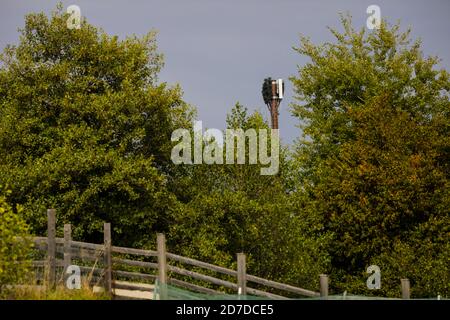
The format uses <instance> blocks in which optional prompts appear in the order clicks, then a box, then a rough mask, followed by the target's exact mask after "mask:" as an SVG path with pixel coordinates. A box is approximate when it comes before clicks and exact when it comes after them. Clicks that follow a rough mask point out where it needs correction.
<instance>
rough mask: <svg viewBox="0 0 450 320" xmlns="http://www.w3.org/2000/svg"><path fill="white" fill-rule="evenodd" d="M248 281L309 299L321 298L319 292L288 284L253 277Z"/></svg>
mask: <svg viewBox="0 0 450 320" xmlns="http://www.w3.org/2000/svg"><path fill="white" fill-rule="evenodd" d="M247 281H251V282H255V283H258V284H262V285H264V286H267V287H271V288H275V289H279V290H283V291H289V292H292V293H296V294H299V295H302V296H307V297H318V296H320V293H318V292H314V291H310V290H306V289H302V288H297V287H294V286H291V285H288V284H284V283H280V282H275V281H271V280H267V279H263V278H260V277H256V276H252V275H247Z"/></svg>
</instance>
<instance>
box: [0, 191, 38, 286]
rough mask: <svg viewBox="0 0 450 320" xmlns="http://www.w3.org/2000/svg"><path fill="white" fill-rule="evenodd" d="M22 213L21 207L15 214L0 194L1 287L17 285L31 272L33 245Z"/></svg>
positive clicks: (18, 207) (4, 197)
mask: <svg viewBox="0 0 450 320" xmlns="http://www.w3.org/2000/svg"><path fill="white" fill-rule="evenodd" d="M1 190H2V188H1V186H0V192H1ZM7 193H8V192H7ZM21 212H22V208H21V207H20V206H17V208H16V212H14V210H13V209H12V207H11V206H10V205H9V204H8V203H7V202H6V196H5V195H1V194H0V286H1V285H4V284H13V283H17V282H18V281H20V280H22V279H23V278H24V277H25V276H26V274H27V272H28V271H29V267H30V260H29V253H30V248H31V243H30V241H29V240H28V239H27V238H26V237H27V235H28V227H27V225H26V224H25V222H24V220H23V219H22V218H21V216H20V214H21ZM0 291H1V289H0Z"/></svg>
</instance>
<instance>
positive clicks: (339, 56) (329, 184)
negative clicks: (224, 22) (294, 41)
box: [291, 16, 450, 297]
mask: <svg viewBox="0 0 450 320" xmlns="http://www.w3.org/2000/svg"><path fill="white" fill-rule="evenodd" d="M342 24H343V28H344V31H343V33H339V32H338V31H336V30H334V29H330V30H331V32H332V33H333V35H334V36H335V38H336V42H335V43H325V44H323V45H318V46H316V45H314V44H312V43H311V42H310V41H309V40H308V39H306V38H302V39H301V45H300V47H299V48H297V49H296V50H297V51H298V52H299V53H301V54H303V55H306V56H308V57H309V58H310V59H311V62H309V63H307V64H306V65H305V66H303V67H300V68H299V70H298V76H296V77H292V79H291V80H292V82H293V84H294V88H295V92H296V94H297V100H298V103H296V104H294V105H293V109H292V110H293V113H294V115H295V116H297V117H298V118H299V119H300V120H301V122H302V129H303V138H302V139H301V140H300V141H299V143H298V150H297V155H296V160H297V166H298V167H299V168H300V170H299V171H298V174H297V184H298V187H297V189H296V190H297V196H298V197H299V198H301V199H302V201H303V203H304V206H305V207H306V210H309V211H310V212H311V213H312V214H315V215H317V219H319V221H321V224H323V226H324V230H323V232H325V233H326V234H329V235H330V237H331V240H332V241H331V242H330V244H329V249H328V250H329V253H330V255H331V266H332V267H331V269H330V270H329V272H331V274H332V287H333V288H334V289H335V290H336V291H338V292H342V291H344V290H349V291H350V292H353V293H364V294H374V292H373V291H369V290H367V288H366V286H365V280H366V278H367V276H368V275H367V274H366V273H365V271H366V268H367V267H368V266H369V265H371V264H378V265H379V266H380V268H381V272H382V289H381V291H378V292H376V293H375V294H380V295H383V294H385V295H386V294H387V295H389V296H398V295H399V289H398V288H399V279H400V278H402V277H408V278H410V280H411V282H412V286H413V289H412V292H413V296H416V297H418V296H420V297H426V296H436V295H437V294H438V293H440V294H444V295H448V294H449V292H450V291H449V283H450V282H449V278H448V274H449V269H448V259H449V254H450V250H449V249H450V248H449V242H448V235H449V227H450V219H449V213H450V211H449V208H450V206H449V202H448V201H449V200H448V199H449V191H448V190H449V163H450V161H449V150H450V149H449V146H450V144H449V142H450V140H449V128H450V126H449V122H448V119H449V110H450V108H449V106H450V104H449V89H450V82H449V77H448V72H447V71H446V70H437V69H436V64H437V62H438V59H437V58H435V57H424V56H423V54H422V52H421V50H420V42H419V41H416V42H414V43H412V42H411V40H410V36H409V34H410V31H409V30H407V31H406V32H400V30H399V29H400V27H399V26H398V25H395V26H393V27H389V26H388V25H387V23H386V22H383V23H382V24H381V28H380V29H379V30H374V31H372V32H369V33H368V32H367V31H366V30H365V29H362V30H361V31H355V30H354V29H353V28H352V26H351V20H350V18H348V17H345V16H344V17H342Z"/></svg>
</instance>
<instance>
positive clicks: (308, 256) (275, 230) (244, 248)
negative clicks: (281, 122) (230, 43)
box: [169, 103, 328, 290]
mask: <svg viewBox="0 0 450 320" xmlns="http://www.w3.org/2000/svg"><path fill="white" fill-rule="evenodd" d="M227 127H228V128H229V129H239V128H240V129H243V130H244V131H245V130H247V129H262V130H268V129H269V126H268V124H267V123H266V122H265V121H264V119H263V117H262V116H261V115H260V114H259V113H257V112H255V113H253V114H248V111H247V108H245V107H243V106H242V105H240V104H239V103H237V104H236V105H235V106H234V108H233V109H232V110H231V112H230V113H229V114H228V116H227ZM225 147H226V146H225ZM248 147H249V146H248V140H247V141H246V154H247V161H246V163H247V164H223V165H219V164H217V165H216V164H212V165H207V164H203V165H192V166H188V168H187V170H190V173H189V174H187V175H185V179H187V180H186V185H189V188H186V189H184V190H186V191H185V192H186V193H184V195H183V196H180V197H179V198H180V199H181V198H182V199H184V200H185V201H186V202H185V206H184V208H183V209H182V210H180V214H179V215H177V218H176V221H175V222H174V223H173V224H172V227H171V232H170V236H169V239H170V241H171V242H170V243H169V246H170V247H171V250H174V251H177V252H179V253H181V254H183V255H186V256H189V257H193V258H197V259H199V260H202V261H209V262H211V263H215V264H219V265H222V266H225V267H230V268H236V253H238V252H244V253H245V254H246V255H247V271H248V272H249V273H250V274H255V275H258V276H261V277H266V278H270V279H274V280H278V281H284V282H288V283H291V284H293V285H298V286H301V287H305V288H309V289H313V290H318V279H319V278H318V275H319V274H320V273H321V272H324V270H326V266H327V263H328V260H327V256H326V254H325V251H324V244H325V243H326V241H321V240H324V239H323V238H320V237H316V236H315V235H313V232H311V230H307V229H306V228H305V227H308V228H309V226H310V224H306V223H305V219H309V218H308V217H307V216H305V215H303V214H302V212H301V211H300V210H299V208H298V207H297V206H296V205H295V203H293V202H292V201H291V197H290V195H289V193H287V192H286V190H287V187H286V185H285V176H286V175H287V174H288V173H286V172H285V170H286V168H287V166H286V165H285V162H287V160H286V159H285V157H287V150H286V149H285V148H282V152H281V154H280V172H279V174H278V175H267V176H264V175H261V173H260V168H261V164H257V165H249V164H248V150H249V148H248ZM187 181H189V182H187Z"/></svg>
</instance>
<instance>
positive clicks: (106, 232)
mask: <svg viewBox="0 0 450 320" xmlns="http://www.w3.org/2000/svg"><path fill="white" fill-rule="evenodd" d="M103 240H104V246H105V253H104V263H105V283H104V286H105V292H106V293H107V294H109V295H110V294H112V283H111V282H112V258H111V223H104V224H103Z"/></svg>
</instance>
